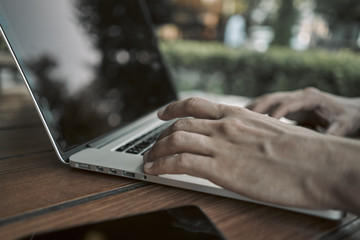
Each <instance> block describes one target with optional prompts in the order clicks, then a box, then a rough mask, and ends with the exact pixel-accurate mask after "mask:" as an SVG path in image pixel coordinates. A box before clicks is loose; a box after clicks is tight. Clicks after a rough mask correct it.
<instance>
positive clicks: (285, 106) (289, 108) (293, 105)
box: [269, 100, 304, 119]
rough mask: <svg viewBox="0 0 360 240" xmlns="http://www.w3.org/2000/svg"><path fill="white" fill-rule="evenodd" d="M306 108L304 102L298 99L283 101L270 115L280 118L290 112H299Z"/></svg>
mask: <svg viewBox="0 0 360 240" xmlns="http://www.w3.org/2000/svg"><path fill="white" fill-rule="evenodd" d="M303 109H304V102H303V101H298V100H292V101H289V102H286V103H285V102H283V103H282V104H280V105H279V106H277V107H276V108H274V109H273V110H272V111H271V112H270V113H269V116H270V117H273V118H276V119H280V118H282V117H285V116H286V115H288V114H291V113H295V112H298V111H300V110H303Z"/></svg>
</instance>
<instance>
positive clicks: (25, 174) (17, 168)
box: [0, 152, 136, 219]
mask: <svg viewBox="0 0 360 240" xmlns="http://www.w3.org/2000/svg"><path fill="white" fill-rule="evenodd" d="M134 183H136V181H132V180H128V179H125V178H121V177H115V176H111V175H105V174H98V173H94V172H88V171H83V170H77V169H72V168H70V167H69V166H67V165H65V164H62V163H61V162H60V161H59V160H58V158H57V157H56V155H55V153H54V152H49V153H42V154H34V155H28V156H23V157H17V158H11V159H7V160H0V219H4V218H8V217H12V216H15V215H18V214H23V213H26V212H30V211H34V210H37V209H40V208H45V207H48V206H52V205H55V204H58V203H61V202H65V201H70V200H73V199H77V198H83V197H86V196H88V195H91V194H96V193H101V192H104V191H109V190H111V189H116V188H119V187H123V186H126V185H130V184H134Z"/></svg>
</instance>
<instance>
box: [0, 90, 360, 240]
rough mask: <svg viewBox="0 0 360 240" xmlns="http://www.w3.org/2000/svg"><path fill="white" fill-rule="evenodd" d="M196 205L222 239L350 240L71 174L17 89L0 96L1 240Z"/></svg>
mask: <svg viewBox="0 0 360 240" xmlns="http://www.w3.org/2000/svg"><path fill="white" fill-rule="evenodd" d="M184 204H195V205H198V206H199V207H201V208H202V209H203V210H204V211H205V212H206V213H207V214H208V215H209V217H210V218H211V219H212V220H213V222H214V223H215V224H216V225H217V226H218V228H219V229H220V230H221V231H222V232H223V234H224V235H225V236H226V237H227V238H228V239H253V240H255V239H328V238H330V239H355V238H356V236H357V237H359V234H358V233H357V232H356V231H357V230H359V225H360V224H359V220H358V218H356V217H354V216H348V217H347V218H346V219H344V220H342V221H329V220H324V219H320V218H316V217H310V216H306V215H302V214H298V213H292V212H288V211H284V210H279V209H275V208H270V207H265V206H261V205H257V204H252V203H247V202H242V201H237V200H232V199H227V198H223V197H217V196H212V195H207V194H203V193H198V192H192V191H187V190H182V189H177V188H172V187H166V186H161V185H156V184H149V183H145V182H141V181H135V180H128V179H124V178H121V177H115V176H110V175H104V174H97V173H93V172H87V171H82V170H77V169H72V168H70V167H69V166H67V165H64V164H62V163H60V161H59V160H58V159H57V157H56V155H55V153H54V150H53V148H52V146H51V145H50V141H49V139H48V137H47V135H46V133H45V130H44V129H43V126H42V124H41V122H40V120H39V117H38V116H37V113H36V111H35V108H34V106H33V103H32V102H31V100H30V97H29V94H28V93H27V92H26V90H25V87H24V86H19V87H17V88H15V89H6V90H4V92H3V95H2V96H1V98H0V239H3V240H4V239H15V238H18V237H20V236H23V235H27V234H30V233H32V232H37V231H44V230H51V229H56V228H63V227H69V226H74V225H76V224H84V223H90V222H95V221H99V220H106V219H112V218H117V217H122V216H126V215H131V214H136V213H142V212H148V211H153V210H157V209H162V208H169V207H175V206H180V205H184Z"/></svg>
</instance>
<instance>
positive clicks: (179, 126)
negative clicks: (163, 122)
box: [171, 119, 186, 132]
mask: <svg viewBox="0 0 360 240" xmlns="http://www.w3.org/2000/svg"><path fill="white" fill-rule="evenodd" d="M185 125H186V121H185V119H179V120H177V121H176V122H174V123H173V124H172V126H171V130H172V131H173V132H176V131H180V130H182V129H183V128H184V127H185Z"/></svg>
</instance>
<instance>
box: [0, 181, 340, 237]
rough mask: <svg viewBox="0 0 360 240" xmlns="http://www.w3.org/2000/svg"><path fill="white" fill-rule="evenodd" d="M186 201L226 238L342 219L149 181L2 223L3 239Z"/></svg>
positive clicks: (299, 231)
mask: <svg viewBox="0 0 360 240" xmlns="http://www.w3.org/2000/svg"><path fill="white" fill-rule="evenodd" d="M186 204H194V205H198V206H200V207H201V208H202V209H203V210H204V211H205V212H206V213H207V214H208V215H209V217H210V218H211V219H212V221H213V222H214V223H215V224H216V225H217V226H218V228H219V229H220V230H221V231H222V232H223V233H224V235H225V236H226V237H227V238H228V239H253V240H256V239H314V238H316V237H318V236H320V235H321V234H322V233H324V232H325V231H327V230H330V229H332V228H334V227H336V226H337V225H339V223H338V222H334V221H328V220H323V219H319V218H315V217H310V216H306V215H302V214H297V213H292V212H288V211H283V210H278V209H274V208H270V207H265V206H261V205H257V204H252V203H246V202H242V201H238V200H232V199H227V198H222V197H217V196H211V195H208V194H202V193H197V192H192V191H187V190H182V189H176V188H171V187H166V186H160V185H149V186H147V187H143V188H139V189H135V190H133V191H130V192H126V193H122V194H118V195H113V196H110V197H107V198H104V199H100V200H96V201H92V202H88V203H85V204H82V205H78V206H75V207H73V208H68V209H64V210H59V211H56V212H51V213H48V214H45V215H42V216H40V217H35V218H33V219H28V220H25V221H21V222H17V223H14V224H10V225H7V226H3V227H2V228H0V231H1V232H2V233H3V237H4V238H3V239H13V238H15V237H20V236H21V235H24V234H25V235H26V234H29V233H32V232H34V231H35V232H37V231H48V230H51V229H58V228H64V227H70V226H74V225H79V224H84V223H91V222H97V221H102V220H106V219H113V218H118V217H122V216H127V215H133V214H137V213H142V212H148V211H154V210H156V209H163V208H169V207H175V206H180V205H186ZM74 213H76V214H74ZM13 229H17V231H16V232H14V231H12V230H13ZM139 229H141V226H139Z"/></svg>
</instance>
